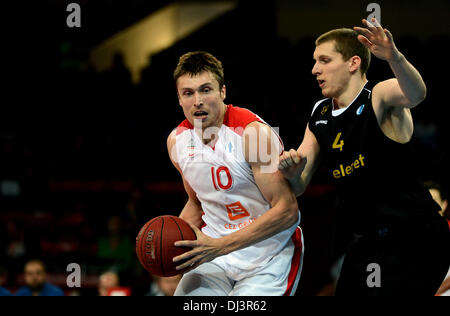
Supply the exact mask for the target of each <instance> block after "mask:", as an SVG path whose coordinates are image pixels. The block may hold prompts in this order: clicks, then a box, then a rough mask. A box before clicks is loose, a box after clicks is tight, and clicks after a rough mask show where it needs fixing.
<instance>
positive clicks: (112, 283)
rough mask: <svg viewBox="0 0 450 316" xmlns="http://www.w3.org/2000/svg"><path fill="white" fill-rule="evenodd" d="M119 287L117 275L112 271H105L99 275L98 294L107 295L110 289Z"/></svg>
mask: <svg viewBox="0 0 450 316" xmlns="http://www.w3.org/2000/svg"><path fill="white" fill-rule="evenodd" d="M118 287H120V278H119V275H118V274H117V273H116V272H114V271H107V272H104V273H102V274H101V275H100V278H99V284H98V295H99V296H109V292H110V290H111V289H114V288H118Z"/></svg>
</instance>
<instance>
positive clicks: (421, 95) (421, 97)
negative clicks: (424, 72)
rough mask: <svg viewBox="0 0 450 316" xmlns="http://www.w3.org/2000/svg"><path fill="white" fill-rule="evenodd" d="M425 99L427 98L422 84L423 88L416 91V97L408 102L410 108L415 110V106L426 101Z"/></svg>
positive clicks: (425, 89) (425, 88)
mask: <svg viewBox="0 0 450 316" xmlns="http://www.w3.org/2000/svg"><path fill="white" fill-rule="evenodd" d="M426 97H427V87H426V86H425V84H424V85H423V88H422V89H420V91H417V95H416V97H415V98H414V99H413V100H411V101H410V104H411V106H410V108H415V107H416V106H418V105H419V104H420V103H422V102H423V101H424V100H425V99H426Z"/></svg>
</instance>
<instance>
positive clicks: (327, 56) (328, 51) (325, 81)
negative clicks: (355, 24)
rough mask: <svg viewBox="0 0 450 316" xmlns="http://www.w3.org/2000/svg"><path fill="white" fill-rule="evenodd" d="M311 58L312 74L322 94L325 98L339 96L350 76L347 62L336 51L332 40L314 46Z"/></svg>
mask: <svg viewBox="0 0 450 316" xmlns="http://www.w3.org/2000/svg"><path fill="white" fill-rule="evenodd" d="M313 58H314V60H315V61H316V63H315V64H314V67H313V69H312V74H313V75H314V76H316V79H317V81H318V83H319V87H320V89H322V94H323V95H324V96H325V97H327V98H337V97H339V96H340V95H341V94H343V93H344V91H345V90H346V88H347V86H348V83H349V80H350V77H351V72H350V70H349V62H346V61H344V59H343V57H342V55H341V54H340V53H338V52H336V50H335V49H334V41H330V42H325V43H322V44H320V45H318V46H316V49H315V51H314V55H313Z"/></svg>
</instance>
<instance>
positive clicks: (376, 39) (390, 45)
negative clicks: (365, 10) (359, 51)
mask: <svg viewBox="0 0 450 316" xmlns="http://www.w3.org/2000/svg"><path fill="white" fill-rule="evenodd" d="M362 23H363V24H364V25H365V26H366V27H365V28H364V27H358V26H355V27H354V28H353V29H354V30H355V31H356V32H358V33H359V35H358V40H359V41H360V42H361V43H363V44H364V45H365V46H366V47H367V48H369V50H370V51H371V52H372V54H374V55H375V56H376V57H377V58H380V59H382V60H386V61H390V60H393V59H395V58H397V57H398V56H399V52H398V50H397V48H396V47H395V44H394V38H393V36H392V34H391V32H389V31H388V30H387V29H385V28H383V27H381V25H380V23H378V21H377V19H375V18H372V21H371V22H369V21H367V20H366V19H363V20H362Z"/></svg>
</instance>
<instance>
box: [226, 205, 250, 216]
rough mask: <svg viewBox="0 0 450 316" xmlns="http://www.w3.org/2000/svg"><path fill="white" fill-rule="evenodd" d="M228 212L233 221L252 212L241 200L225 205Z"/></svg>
mask: <svg viewBox="0 0 450 316" xmlns="http://www.w3.org/2000/svg"><path fill="white" fill-rule="evenodd" d="M225 207H226V208H227V212H228V218H229V219H230V220H232V221H235V220H238V219H241V218H243V217H247V216H250V213H249V212H248V211H247V210H246V209H245V207H244V206H242V204H241V202H239V201H237V202H234V203H232V204H228V205H225Z"/></svg>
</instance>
